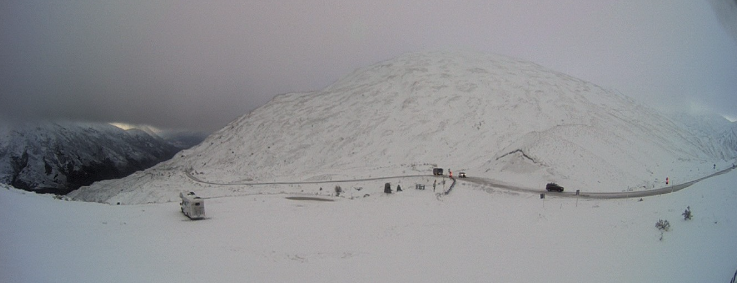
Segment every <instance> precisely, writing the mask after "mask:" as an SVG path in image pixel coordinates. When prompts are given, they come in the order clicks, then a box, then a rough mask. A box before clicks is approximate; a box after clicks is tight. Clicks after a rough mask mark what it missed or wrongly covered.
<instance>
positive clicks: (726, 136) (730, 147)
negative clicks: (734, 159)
mask: <svg viewBox="0 0 737 283" xmlns="http://www.w3.org/2000/svg"><path fill="white" fill-rule="evenodd" d="M718 141H719V144H720V145H721V146H722V147H723V148H725V151H726V152H727V155H729V156H737V122H732V124H731V125H730V126H729V127H727V128H726V129H725V130H724V131H722V132H721V133H720V135H719V138H718Z"/></svg>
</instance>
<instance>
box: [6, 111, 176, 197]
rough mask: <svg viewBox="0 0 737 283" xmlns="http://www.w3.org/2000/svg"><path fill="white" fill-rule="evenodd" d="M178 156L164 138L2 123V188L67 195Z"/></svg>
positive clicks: (107, 128)
mask: <svg viewBox="0 0 737 283" xmlns="http://www.w3.org/2000/svg"><path fill="white" fill-rule="evenodd" d="M177 151H178V149H177V148H175V147H173V146H172V145H170V144H168V143H167V142H166V141H164V140H162V139H161V138H158V137H153V136H151V135H149V134H147V133H145V132H143V131H140V130H129V131H124V130H122V129H119V128H117V127H114V126H111V125H108V124H92V123H72V122H37V123H30V122H29V123H17V124H5V123H3V126H2V129H0V183H5V184H12V185H14V186H15V187H18V188H22V189H26V190H33V191H39V192H48V193H59V194H64V193H67V192H69V191H71V190H74V189H76V188H78V187H79V186H82V185H89V184H91V183H92V182H93V181H98V180H103V179H110V178H120V177H123V176H126V175H128V174H130V173H132V172H134V171H136V170H142V169H145V168H148V167H150V166H152V165H154V164H156V163H158V162H160V161H163V160H166V159H169V158H171V156H173V155H174V153H176V152H177Z"/></svg>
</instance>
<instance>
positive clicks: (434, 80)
mask: <svg viewBox="0 0 737 283" xmlns="http://www.w3.org/2000/svg"><path fill="white" fill-rule="evenodd" d="M715 148H716V147H715V146H713V145H712V144H705V142H704V141H703V140H700V139H698V138H695V137H694V135H693V134H692V133H691V132H690V131H688V130H686V129H684V128H683V127H681V126H679V125H678V124H676V123H674V122H673V121H672V120H670V119H668V118H666V117H664V116H662V115H661V114H659V113H658V112H656V111H654V110H652V109H650V108H648V107H645V106H642V105H640V104H638V103H636V102H634V101H633V100H632V99H630V98H628V97H626V96H625V95H623V94H620V93H617V92H613V91H609V90H606V89H603V88H601V87H599V86H597V85H595V84H592V83H589V82H586V81H582V80H580V79H577V78H573V77H571V76H568V75H565V74H563V73H560V72H556V71H552V70H549V69H547V68H544V67H542V66H539V65H537V64H534V63H531V62H526V61H522V60H517V59H513V58H509V57H504V56H499V55H484V54H477V53H444V52H423V53H410V54H405V55H402V56H399V57H397V58H395V59H392V60H388V61H384V62H380V63H378V64H375V65H372V66H369V67H366V68H363V69H359V70H357V71H355V72H353V73H352V74H350V75H348V76H346V77H345V78H343V79H341V80H339V81H337V82H336V83H334V84H333V85H331V86H329V87H327V88H325V89H324V90H322V91H318V92H313V93H294V94H285V95H280V96H277V97H275V98H274V99H273V100H272V101H271V102H269V103H268V104H266V105H264V106H263V107H260V108H258V109H256V110H254V111H253V112H251V113H249V114H247V115H244V116H242V117H241V118H239V119H237V120H236V121H233V122H232V123H230V124H229V125H228V126H226V127H225V128H223V129H221V130H220V131H218V132H216V133H215V134H213V135H211V136H210V137H209V138H208V139H207V140H206V141H204V142H203V143H202V144H200V145H199V146H196V147H194V148H192V149H190V150H187V151H184V152H182V153H181V154H178V155H177V156H176V157H175V158H174V159H172V160H171V161H168V162H165V163H162V164H160V165H159V166H157V167H154V168H152V169H150V170H147V172H144V173H141V174H134V176H131V177H130V178H127V179H123V180H117V181H111V182H105V183H100V184H95V185H93V186H91V187H87V188H83V189H82V190H81V191H80V192H77V193H76V194H75V195H76V196H77V197H78V198H80V199H86V200H95V201H107V200H109V199H111V198H114V197H115V196H117V195H122V194H126V195H135V196H136V200H135V201H134V202H149V201H162V200H163V201H166V200H167V199H168V198H169V197H167V195H169V194H171V195H175V194H176V193H177V191H179V190H181V189H182V188H186V187H188V186H189V187H191V186H192V182H191V180H188V179H187V178H186V177H184V175H183V174H184V172H185V171H189V172H194V173H195V174H197V178H198V179H200V180H203V181H207V182H212V183H239V182H244V181H253V182H259V181H261V182H267V181H275V180H280V181H286V180H289V181H299V180H330V179H352V178H362V177H370V176H382V175H392V176H394V175H402V174H418V173H420V174H421V173H427V174H429V172H430V171H429V170H430V168H431V167H433V166H440V167H444V168H451V169H453V170H454V171H460V170H465V171H467V172H468V173H469V175H473V176H481V177H485V178H491V179H496V180H500V181H504V182H507V183H513V184H517V185H521V186H528V187H533V188H534V187H540V186H542V184H544V183H545V182H548V181H556V182H559V183H562V184H564V185H565V186H567V187H569V188H572V189H577V188H580V189H584V190H588V191H622V190H627V189H630V190H633V189H649V188H652V187H655V186H660V185H661V183H664V182H663V181H664V179H665V178H666V177H670V178H671V179H676V180H679V179H680V180H682V181H685V180H686V179H688V178H692V177H697V176H703V175H707V174H708V173H711V172H713V171H709V170H712V169H713V164H717V163H718V164H719V165H720V166H722V165H726V164H728V163H729V160H725V159H728V158H731V157H733V155H732V156H728V155H725V154H722V153H721V152H715V150H714V149H715ZM729 164H731V163H729ZM154 190H156V191H155V192H154ZM118 192H120V193H118ZM212 193H213V194H218V193H217V192H214V191H213V192H212Z"/></svg>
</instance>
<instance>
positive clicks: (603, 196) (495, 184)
mask: <svg viewBox="0 0 737 283" xmlns="http://www.w3.org/2000/svg"><path fill="white" fill-rule="evenodd" d="M734 168H735V166H734V165H733V166H732V167H730V168H728V169H725V170H722V171H719V172H716V173H714V174H711V175H708V176H706V177H703V178H699V179H696V180H693V181H690V182H686V183H683V184H677V185H672V186H668V187H663V188H659V189H654V190H645V191H631V192H628V191H625V192H608V193H600V192H586V191H585V190H581V191H580V192H579V195H578V196H577V195H576V192H575V190H571V189H570V188H569V189H568V190H569V191H568V192H561V193H558V192H547V191H545V190H542V189H540V190H538V189H531V188H523V187H518V186H514V185H508V184H503V183H500V182H498V181H494V180H491V179H486V178H480V177H468V178H465V179H464V181H467V182H471V183H476V184H480V185H484V186H490V187H494V188H501V189H506V190H510V191H516V192H524V193H535V194H537V193H546V194H549V195H551V196H560V197H582V198H592V199H620V198H640V197H648V196H655V195H663V194H668V193H672V192H677V191H680V190H682V189H685V188H688V187H690V186H691V185H693V184H696V183H698V182H700V181H703V180H705V179H708V178H711V177H714V176H718V175H721V174H724V173H727V172H729V171H732V169H734Z"/></svg>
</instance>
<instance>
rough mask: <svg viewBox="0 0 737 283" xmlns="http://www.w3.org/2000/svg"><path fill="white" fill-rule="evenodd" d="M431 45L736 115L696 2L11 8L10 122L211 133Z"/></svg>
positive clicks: (725, 64) (1, 23) (5, 16)
mask: <svg viewBox="0 0 737 283" xmlns="http://www.w3.org/2000/svg"><path fill="white" fill-rule="evenodd" d="M714 1H716V0H714ZM100 2H104V3H100ZM427 49H471V50H475V51H481V52H487V53H500V54H504V55H509V56H514V57H518V58H522V59H526V60H531V61H534V62H537V63H539V64H541V65H544V66H546V67H549V68H553V69H556V70H560V71H562V72H566V73H569V74H571V75H573V76H576V77H580V78H582V79H586V80H589V81H592V82H594V83H597V84H601V85H603V86H605V87H611V88H615V89H618V90H620V91H621V92H623V93H625V94H627V95H629V96H634V97H636V98H638V99H640V100H643V101H645V102H648V103H653V104H661V105H664V106H665V107H676V106H678V107H681V106H683V105H685V104H688V103H689V102H690V101H694V100H696V101H699V102H700V103H704V104H707V106H709V107H711V108H713V109H715V110H716V111H719V112H721V113H723V114H727V115H731V116H733V117H737V112H735V111H737V110H736V109H737V95H734V94H735V93H737V83H735V82H734V79H733V78H734V77H737V46H736V45H735V43H734V41H732V40H731V39H730V38H728V37H727V36H725V33H724V32H723V30H721V28H720V26H719V21H718V20H717V18H716V16H715V14H714V12H713V11H712V10H711V9H710V6H709V4H708V3H707V2H699V1H687V0H680V1H634V2H627V1H617V2H612V1H589V0H564V1H486V0H484V1H482V0H477V1H463V2H462V3H450V2H444V1H441V2H433V3H429V2H427V1H419V0H418V1H389V0H377V1H341V0H327V1H178V0H177V1H174V0H171V1H170V0H165V1H111V2H105V1H91V0H89V1H88V0H82V1H34V0H31V1H10V2H4V3H3V4H0V115H1V116H3V117H5V118H12V119H40V118H66V119H78V120H88V121H102V122H124V123H131V124H150V125H153V126H157V127H163V128H188V129H199V130H206V131H212V130H215V129H218V128H220V127H222V126H224V125H225V124H226V123H227V122H229V121H231V120H233V119H235V118H236V117H238V116H240V115H243V114H246V113H247V112H248V111H251V110H252V109H254V108H256V107H258V106H260V105H263V104H264V103H266V102H267V101H268V100H269V99H271V97H273V96H274V95H277V94H280V93H285V92H293V91H310V90H317V89H321V88H323V87H325V86H327V85H329V84H330V83H332V82H333V81H335V80H337V79H339V78H340V77H342V76H344V75H346V74H348V73H350V72H352V71H353V70H355V69H356V68H360V67H363V66H366V65H369V64H373V63H375V62H377V61H380V60H385V59H389V58H392V57H396V56H398V55H400V54H402V53H405V52H411V51H419V50H427Z"/></svg>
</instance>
